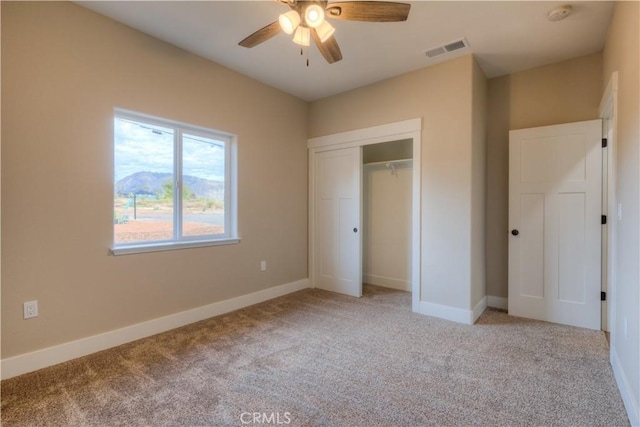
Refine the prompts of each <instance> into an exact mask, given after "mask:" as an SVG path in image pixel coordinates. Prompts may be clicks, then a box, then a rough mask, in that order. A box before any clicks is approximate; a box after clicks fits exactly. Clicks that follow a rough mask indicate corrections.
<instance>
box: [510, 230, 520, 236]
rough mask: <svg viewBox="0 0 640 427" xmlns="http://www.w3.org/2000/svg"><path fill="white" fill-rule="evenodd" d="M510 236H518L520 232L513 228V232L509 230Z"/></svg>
mask: <svg viewBox="0 0 640 427" xmlns="http://www.w3.org/2000/svg"><path fill="white" fill-rule="evenodd" d="M511 234H513V235H514V236H517V235H518V234H520V232H519V231H518V230H516V229H515V228H514V229H513V230H511Z"/></svg>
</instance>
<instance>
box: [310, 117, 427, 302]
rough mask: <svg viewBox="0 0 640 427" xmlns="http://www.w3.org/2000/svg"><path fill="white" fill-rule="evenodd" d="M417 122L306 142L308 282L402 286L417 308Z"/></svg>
mask: <svg viewBox="0 0 640 427" xmlns="http://www.w3.org/2000/svg"><path fill="white" fill-rule="evenodd" d="M421 122H422V120H421V119H420V118H416V119H410V120H404V121H400V122H393V123H387V124H384V125H379V126H372V127H369V128H362V129H356V130H352V131H347V132H341V133H336V134H331V135H326V136H320V137H315V138H311V139H309V140H308V142H307V147H308V149H309V279H310V286H311V287H316V288H319V289H325V290H328V291H332V292H338V293H342V294H345V295H350V296H354V297H360V296H362V283H363V282H366V283H371V284H374V285H379V286H386V287H392V288H397V289H403V290H410V291H411V307H412V310H413V311H418V310H419V308H420V303H421V298H422V295H421V287H420V286H421V283H422V281H421V267H422V266H421V262H420V260H421V249H422V232H421V230H422V228H421V215H420V213H421V206H422V197H421V194H422V193H421V191H422V190H421V175H422V170H421V163H420V161H415V162H414V159H420V158H421V154H420V153H421V129H422V126H421ZM363 276H364V278H365V279H366V280H363Z"/></svg>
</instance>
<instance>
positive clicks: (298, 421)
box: [1, 286, 629, 426]
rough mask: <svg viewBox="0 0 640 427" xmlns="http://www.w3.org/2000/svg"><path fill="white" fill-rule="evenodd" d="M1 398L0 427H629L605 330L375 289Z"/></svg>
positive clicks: (251, 316) (198, 335) (278, 310)
mask: <svg viewBox="0 0 640 427" xmlns="http://www.w3.org/2000/svg"><path fill="white" fill-rule="evenodd" d="M1 399H2V425H3V426H36V425H42V426H45V425H55V426H243V425H258V422H256V421H259V422H260V425H268V424H271V425H291V426H430V425H433V426H436V425H437V426H472V425H475V426H528V425H532V426H625V425H628V424H629V421H628V419H627V417H626V414H625V409H624V406H623V403H622V400H621V397H620V394H619V392H618V389H617V387H616V384H615V380H614V378H613V372H612V370H611V366H610V364H609V362H608V348H607V342H606V340H605V337H604V334H603V333H602V332H597V331H590V330H586V329H580V328H573V327H568V326H561V325H555V324H550V323H545V322H537V321H531V320H526V319H521V318H515V317H511V316H508V315H507V314H506V313H503V312H500V311H496V310H491V309H489V310H487V311H485V313H484V314H482V316H481V317H480V319H479V320H478V322H477V323H476V324H475V325H473V326H469V325H461V324H457V323H453V322H449V321H446V320H441V319H437V318H432V317H428V316H422V315H418V314H415V313H412V312H411V295H410V294H409V293H406V292H401V291H396V290H391V289H385V288H380V287H374V286H365V292H364V296H363V297H362V298H360V299H357V298H350V297H347V296H342V295H337V294H333V293H329V292H324V291H321V290H317V289H308V290H304V291H300V292H296V293H294V294H290V295H287V296H284V297H281V298H277V299H274V300H271V301H267V302H265V303H261V304H258V305H256V306H253V307H249V308H246V309H243V310H239V311H236V312H233V313H229V314H226V315H223V316H219V317H215V318H211V319H208V320H205V321H202V322H198V323H195V324H192V325H189V326H186V327H183V328H179V329H175V330H172V331H169V332H166V333H163V334H159V335H155V336H153V337H149V338H146V339H143V340H139V341H136V342H133V343H129V344H126V345H123V346H120V347H116V348H113V349H110V350H106V351H103V352H100V353H96V354H93V355H90V356H87V357H83V358H80V359H76V360H73V361H70V362H66V363H63V364H60V365H57V366H54V367H51V368H47V369H43V370H40V371H37V372H33V373H30V374H26V375H23V376H20V377H17V378H13V379H9V380H5V381H3V382H2V398H1ZM254 413H255V414H257V415H256V416H257V418H254ZM247 421H249V422H247Z"/></svg>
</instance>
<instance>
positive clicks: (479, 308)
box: [471, 297, 487, 325]
mask: <svg viewBox="0 0 640 427" xmlns="http://www.w3.org/2000/svg"><path fill="white" fill-rule="evenodd" d="M486 309H487V297H482V299H481V300H480V301H478V303H477V304H476V305H475V307H473V310H472V311H471V315H472V317H471V324H472V325H473V324H474V323H476V320H478V317H480V315H481V314H482V313H483V312H484V311H485V310H486Z"/></svg>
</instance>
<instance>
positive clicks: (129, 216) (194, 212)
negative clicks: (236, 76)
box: [113, 110, 239, 254]
mask: <svg viewBox="0 0 640 427" xmlns="http://www.w3.org/2000/svg"><path fill="white" fill-rule="evenodd" d="M113 127H114V137H113V139H114V141H113V142H114V144H113V145H114V198H113V241H114V245H113V253H114V254H124V253H133V252H146V251H153V250H166V249H173V248H181V247H192V246H205V245H211V244H221V243H237V242H238V240H239V239H238V238H237V233H236V226H235V223H236V211H235V200H236V198H235V162H234V157H235V138H234V136H233V135H229V134H224V133H220V132H217V131H213V130H209V129H203V128H199V127H196V126H191V125H185V124H182V123H176V122H172V121H168V120H162V119H157V118H152V117H148V116H143V115H140V114H135V113H130V112H125V111H122V110H116V112H115V116H114V123H113Z"/></svg>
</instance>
